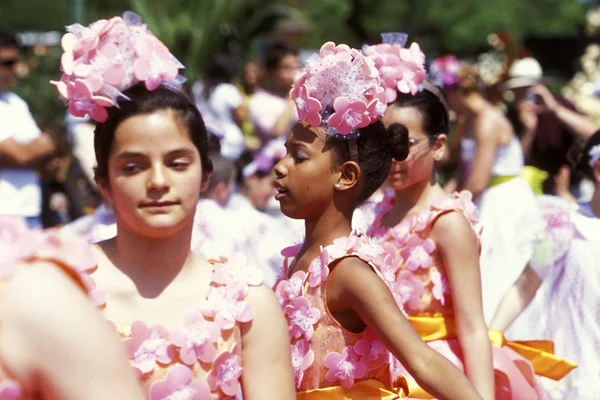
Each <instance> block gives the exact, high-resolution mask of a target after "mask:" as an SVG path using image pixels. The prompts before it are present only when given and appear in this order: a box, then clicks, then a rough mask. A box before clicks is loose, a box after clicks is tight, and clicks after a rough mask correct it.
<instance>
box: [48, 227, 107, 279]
mask: <svg viewBox="0 0 600 400" xmlns="http://www.w3.org/2000/svg"><path fill="white" fill-rule="evenodd" d="M36 256H37V257H39V258H43V259H47V260H53V261H58V262H60V263H61V264H64V265H69V266H71V267H73V268H74V269H75V270H77V271H78V272H89V271H91V270H93V269H94V268H96V266H97V265H98V258H97V257H96V255H95V254H94V252H93V251H92V248H91V247H90V245H89V244H87V243H86V242H84V241H81V240H79V239H77V238H74V237H68V236H66V235H64V234H62V233H61V232H60V231H58V230H56V229H49V230H47V231H45V240H44V242H43V244H41V245H40V247H39V249H38V251H37V252H36Z"/></svg>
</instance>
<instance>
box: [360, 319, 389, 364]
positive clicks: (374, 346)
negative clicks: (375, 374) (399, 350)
mask: <svg viewBox="0 0 600 400" xmlns="http://www.w3.org/2000/svg"><path fill="white" fill-rule="evenodd" d="M354 352H355V353H356V354H357V355H359V356H360V357H361V359H360V361H361V362H362V363H364V364H365V365H369V364H384V363H386V362H388V361H389V358H390V353H389V351H388V350H387V349H386V348H385V346H384V344H383V343H382V342H381V341H380V340H379V339H378V338H377V336H375V334H374V333H373V331H372V330H371V329H368V328H367V329H366V330H365V332H364V334H363V338H362V339H360V340H359V341H358V342H356V343H355V344H354Z"/></svg>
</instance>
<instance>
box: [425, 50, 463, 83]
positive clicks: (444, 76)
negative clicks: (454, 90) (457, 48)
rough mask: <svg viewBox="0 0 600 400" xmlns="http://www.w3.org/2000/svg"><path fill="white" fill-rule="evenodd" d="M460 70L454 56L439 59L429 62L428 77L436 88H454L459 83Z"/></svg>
mask: <svg viewBox="0 0 600 400" xmlns="http://www.w3.org/2000/svg"><path fill="white" fill-rule="evenodd" d="M460 69H461V65H460V62H459V61H458V59H457V58H456V57H455V56H453V55H448V56H444V57H439V58H436V59H435V60H433V61H432V62H431V65H430V66H429V76H430V79H431V81H432V82H433V83H434V84H435V85H437V86H440V87H447V86H455V85H458V83H459V82H460Z"/></svg>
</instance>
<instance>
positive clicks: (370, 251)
mask: <svg viewBox="0 0 600 400" xmlns="http://www.w3.org/2000/svg"><path fill="white" fill-rule="evenodd" d="M356 254H357V255H358V256H359V257H360V258H361V259H363V260H364V261H366V262H374V263H375V264H380V263H381V262H382V257H383V255H384V254H385V251H384V250H383V247H381V246H380V245H378V244H375V243H364V242H363V243H361V244H360V247H359V249H358V251H357V252H356Z"/></svg>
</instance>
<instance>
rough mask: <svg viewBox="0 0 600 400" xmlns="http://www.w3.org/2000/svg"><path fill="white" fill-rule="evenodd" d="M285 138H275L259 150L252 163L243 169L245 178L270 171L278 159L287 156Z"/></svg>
mask: <svg viewBox="0 0 600 400" xmlns="http://www.w3.org/2000/svg"><path fill="white" fill-rule="evenodd" d="M285 153H286V150H285V140H284V138H283V137H282V138H278V139H273V140H271V141H270V142H269V143H267V145H266V146H265V147H263V148H262V150H261V151H259V152H258V153H257V154H256V156H254V159H253V160H252V162H250V164H248V165H246V166H245V167H244V169H243V170H242V175H243V176H244V178H249V177H251V176H252V175H254V174H255V173H257V172H269V171H271V170H272V169H273V167H274V166H275V163H277V161H279V160H281V159H282V158H283V157H285Z"/></svg>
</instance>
